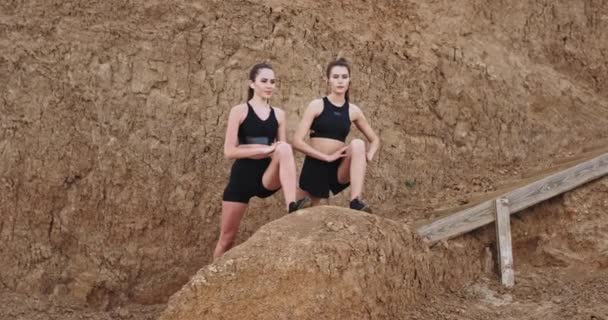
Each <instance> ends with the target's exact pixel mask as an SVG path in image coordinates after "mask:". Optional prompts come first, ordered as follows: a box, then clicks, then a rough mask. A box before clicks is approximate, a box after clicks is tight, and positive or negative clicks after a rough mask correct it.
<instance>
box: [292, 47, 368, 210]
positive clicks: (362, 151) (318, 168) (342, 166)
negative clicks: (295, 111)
mask: <svg viewBox="0 0 608 320" xmlns="http://www.w3.org/2000/svg"><path fill="white" fill-rule="evenodd" d="M326 76H327V84H328V86H329V94H328V95H327V96H326V97H323V98H321V99H316V100H313V101H312V102H311V103H310V104H309V105H308V107H307V109H306V111H305V112H304V116H303V117H302V120H301V121H300V125H299V126H298V129H297V131H296V133H295V135H294V138H293V146H294V148H295V149H297V150H298V151H301V152H302V153H304V154H305V155H306V158H305V159H304V165H303V167H302V172H301V174H300V189H301V190H302V191H303V193H304V194H305V195H307V196H309V197H310V199H311V200H312V204H313V205H317V204H318V203H319V200H320V199H321V198H329V192H330V191H331V192H332V194H334V195H335V194H337V193H339V192H341V191H342V190H344V189H346V188H347V187H348V186H349V185H351V189H350V205H349V206H350V208H351V209H355V210H361V211H366V212H371V209H370V207H369V206H368V205H367V204H365V203H364V202H363V201H362V200H361V194H362V192H363V182H364V179H365V171H366V169H367V162H369V161H372V160H373V159H374V156H375V154H376V151H377V150H378V147H379V146H380V139H379V138H378V136H377V135H376V133H375V132H374V130H372V128H371V126H370V125H369V123H368V122H367V119H366V118H365V116H364V115H363V112H362V111H361V108H359V107H358V106H357V105H355V104H353V103H351V102H350V100H349V91H350V90H349V89H350V80H351V73H350V65H349V64H348V62H347V61H346V60H345V59H344V58H339V59H337V60H335V61H332V62H331V63H329V65H328V66H327V69H326ZM351 123H354V124H355V126H356V127H357V128H358V129H359V131H361V132H362V133H363V135H364V136H365V138H366V139H367V140H368V142H369V145H367V146H366V145H365V142H364V141H363V140H361V139H353V140H351V141H350V142H349V143H346V137H347V136H348V133H349V132H350V126H351ZM309 133H310V141H309V142H308V143H307V142H305V141H304V138H305V136H306V135H307V134H309Z"/></svg>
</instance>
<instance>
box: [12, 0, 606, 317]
mask: <svg viewBox="0 0 608 320" xmlns="http://www.w3.org/2000/svg"><path fill="white" fill-rule="evenodd" d="M605 30H608V3H607V2H606V1H600V0H585V1H583V0H581V1H570V0H558V1H548V0H546V1H545V0H543V1H536V2H526V1H476V0H464V1H445V0H438V1H432V2H431V1H418V0H416V1H413V0H410V1H396V2H395V1H388V0H377V1H373V2H371V1H363V0H348V1H320V0H307V1H303V0H292V1H285V0H266V1H256V2H254V1H236V0H226V1H212V0H202V1H189V0H176V1H169V2H167V1H156V0H152V1H141V0H133V1H117V0H109V1H99V0H83V1H71V0H63V1H57V0H45V1H42V0H8V1H3V2H0V215H1V217H0V256H2V257H3V259H1V260H0V299H1V301H4V302H6V303H3V304H2V305H3V306H2V307H0V318H11V317H15V315H17V317H21V318H23V319H29V318H32V319H36V318H37V317H38V318H44V316H45V315H47V316H48V317H50V318H53V317H55V318H57V319H61V318H67V319H70V317H72V316H73V317H74V318H75V319H78V318H87V317H88V318H92V319H107V318H108V317H110V318H112V317H115V318H116V317H118V318H121V317H122V318H124V319H146V317H157V316H158V315H159V314H160V313H161V311H162V309H164V305H165V304H166V303H167V301H168V299H169V297H170V296H172V295H173V294H174V293H176V292H178V290H179V289H180V288H181V287H182V286H183V285H184V284H186V283H188V281H189V280H190V279H191V277H192V276H193V275H194V274H196V272H197V271H198V270H199V269H201V268H203V267H205V266H206V265H207V264H208V263H209V262H210V260H211V251H212V247H213V245H214V242H215V240H216V238H217V236H218V224H219V214H220V199H221V193H222V189H223V186H224V184H225V182H226V179H227V174H228V169H229V165H230V163H229V162H227V161H226V160H224V159H223V157H222V152H221V146H222V143H223V135H224V130H225V123H226V120H227V111H228V110H229V108H230V107H231V106H232V105H234V104H236V103H238V102H241V101H242V100H243V99H244V97H245V85H246V81H245V79H246V73H247V71H248V68H249V67H250V66H251V65H252V64H253V63H255V62H258V61H261V60H269V61H271V62H272V63H273V64H274V66H275V68H276V72H277V75H278V77H279V79H280V90H279V93H278V95H277V97H276V98H275V99H274V100H273V103H274V104H275V105H277V106H281V107H283V108H284V109H285V110H286V111H287V112H288V115H289V116H288V125H289V128H290V132H293V129H294V127H295V125H296V123H297V119H298V118H299V116H300V114H301V113H302V111H303V109H304V107H305V104H306V103H307V102H308V101H309V100H311V99H312V98H314V97H317V96H319V95H322V94H323V93H324V92H325V85H324V83H323V80H322V77H323V71H322V70H323V66H324V65H325V64H326V63H327V61H329V60H330V59H331V58H333V57H336V56H337V55H338V54H341V55H344V56H346V57H349V58H350V59H351V60H352V61H353V77H354V78H353V81H354V82H353V88H352V89H353V91H352V95H353V100H354V102H355V103H357V104H358V105H360V106H361V107H362V109H363V110H364V112H365V114H366V115H367V117H368V118H369V119H370V122H371V124H372V126H373V127H374V128H375V129H376V130H377V131H378V133H379V134H380V136H381V138H382V141H383V147H382V150H381V152H380V154H379V157H378V159H377V160H376V161H375V162H374V163H373V164H372V166H371V167H370V170H369V172H368V180H367V185H366V188H365V189H366V191H365V197H366V199H367V200H368V202H370V203H371V204H373V206H374V209H375V212H376V214H377V215H378V216H379V217H381V218H382V219H385V220H382V221H383V222H382V223H387V224H390V225H393V223H394V222H392V221H390V220H393V221H397V222H398V223H401V224H405V225H406V226H410V227H411V226H413V224H414V223H415V222H417V221H421V220H423V219H429V218H432V217H434V216H437V215H438V214H440V212H441V210H444V209H448V208H452V207H455V206H460V205H464V204H467V203H471V202H473V201H475V199H476V198H478V197H483V196H484V195H486V194H488V193H491V192H494V191H497V190H502V189H503V188H506V187H508V186H509V185H513V184H517V183H518V181H521V180H522V179H525V178H526V177H528V176H529V175H530V174H531V173H532V172H538V171H542V170H548V169H550V168H552V167H554V166H556V165H559V164H560V163H562V162H563V161H562V160H561V159H565V158H568V157H577V156H580V154H581V153H584V152H585V151H587V148H588V146H597V145H598V144H599V145H605V144H603V143H602V141H607V139H608V130H606V128H607V127H608V117H606V114H608V72H607V71H608V40H607V38H606V36H605ZM298 161H301V155H298ZM605 184H606V182H605V180H601V181H599V182H596V183H595V184H591V185H590V186H587V187H584V188H583V189H580V190H577V191H575V192H572V193H569V194H567V195H565V196H562V197H559V198H557V199H555V200H553V201H551V202H549V203H548V204H543V205H541V206H538V207H535V208H532V209H530V210H526V211H525V212H523V213H521V214H520V215H519V216H521V219H522V220H521V222H517V221H516V222H515V223H514V225H513V230H514V233H515V234H514V241H515V245H516V253H515V259H516V260H515V261H516V265H517V266H516V271H517V274H516V277H517V279H518V281H521V282H518V284H521V285H518V286H516V288H515V289H514V290H513V291H509V292H506V293H505V292H503V291H501V290H500V289H498V288H497V287H496V286H495V280H496V279H495V278H494V276H493V275H494V273H493V272H492V271H491V270H486V271H484V272H479V273H478V274H477V275H476V276H473V275H468V276H463V277H462V278H458V279H453V281H448V282H446V283H445V286H444V285H439V286H437V287H434V286H431V287H429V290H430V291H429V292H428V293H427V299H426V300H424V299H422V300H416V299H414V300H407V301H409V302H408V303H410V302H412V301H416V304H415V305H412V309H411V310H410V311H407V310H403V309H398V310H397V309H392V307H388V306H387V305H386V304H383V303H381V302H378V303H376V304H375V305H374V308H377V309H374V312H378V313H377V314H378V315H381V314H386V315H398V314H399V315H401V316H402V317H406V318H407V316H408V315H409V316H411V317H416V316H420V317H422V318H424V317H423V315H425V314H428V313H429V312H431V314H435V315H436V318H446V319H448V318H453V319H466V318H467V317H469V318H474V319H476V318H479V319H481V318H483V317H490V316H492V317H493V316H494V315H495V314H496V312H503V311H501V310H504V309H505V308H507V309H508V308H511V309H509V310H510V311H504V312H505V313H504V317H505V319H510V318H509V317H511V318H513V319H516V318H518V317H519V318H521V317H526V316H529V317H531V318H530V319H532V318H534V317H532V315H534V314H540V312H544V311H543V310H545V309H542V308H540V307H538V306H539V305H540V306H546V307H547V308H548V309H546V310H550V311H547V312H554V314H555V315H556V317H557V315H560V314H562V313H560V312H558V311H555V310H556V309H554V308H552V307H555V306H560V308H563V310H564V312H563V314H565V315H568V314H569V313H568V312H570V313H571V314H572V315H573V316H572V317H570V318H568V319H573V318H574V319H576V317H579V315H581V316H580V317H581V319H582V318H584V316H585V315H588V316H587V318H585V319H588V318H591V316H594V317H596V318H597V319H602V318H608V316H607V314H606V309H605V307H603V306H602V303H604V305H605V300H602V299H605V298H603V297H604V296H606V294H605V293H606V292H605V291H603V290H605V289H603V288H605V285H602V283H604V282H602V281H603V280H600V279H603V278H605V275H606V266H607V265H608V263H607V262H606V241H605V239H604V238H605V234H606V226H605V222H604V220H606V219H605V216H603V215H602V214H601V212H605V209H606V208H608V204H606V203H605V200H603V199H608V197H606V191H605ZM345 203H346V199H345V198H344V196H341V197H337V198H336V199H332V200H331V204H333V205H338V206H343V205H344V204H345ZM602 210H604V211H602ZM574 212H575V213H574ZM588 212H595V213H593V214H587V213H588ZM249 213H250V214H249V215H247V217H246V218H245V219H244V221H243V225H242V226H241V231H240V235H239V243H241V242H244V241H245V240H247V239H249V238H250V237H251V236H252V234H253V233H254V232H256V231H257V230H258V229H260V227H261V226H263V225H265V224H267V223H269V222H271V221H274V220H276V219H278V218H281V217H282V216H283V215H284V212H283V209H282V205H281V199H280V196H277V197H274V198H273V199H270V200H265V201H260V200H256V201H253V203H252V206H251V209H250V210H249ZM291 220H294V219H291ZM289 221H290V218H288V219H284V220H279V221H278V223H284V222H285V223H286V222H289ZM524 222H525V223H524ZM286 227H287V226H286ZM523 230H525V232H527V233H521V234H519V233H518V232H524V231H523ZM492 232H493V231H492V228H491V227H488V228H486V229H483V230H480V231H477V232H474V233H471V234H469V235H467V236H464V237H462V238H460V239H456V240H453V241H450V242H448V243H447V244H440V245H439V246H438V247H434V248H431V249H430V253H427V252H426V251H424V250H423V249H420V248H418V249H407V250H414V251H412V252H418V251H416V250H422V251H420V254H421V255H422V256H424V257H427V255H428V259H436V260H433V261H434V263H435V264H437V270H444V269H449V268H455V270H465V269H466V267H467V266H468V265H470V264H474V265H476V264H479V263H481V262H480V261H486V262H487V260H488V259H487V258H488V254H487V251H486V249H485V248H491V247H492V246H493V245H492V241H493V239H492V237H493V234H492ZM361 236H362V237H363V236H364V235H361ZM394 236H396V235H391V237H394ZM336 239H338V240H339V238H336ZM414 242H415V241H414ZM379 243H382V242H381V241H380V242H379ZM403 245H404V246H406V248H409V247H408V246H415V244H412V243H409V242H407V243H404V244H403ZM442 246H447V248H443V247H442ZM412 248H414V247H412ZM416 248H417V247H416ZM460 248H467V250H466V251H464V252H466V254H467V255H465V257H467V256H468V255H469V254H470V255H471V256H470V259H469V260H467V261H464V260H465V259H464V258H463V260H458V261H462V263H460V262H459V263H460V264H458V263H456V262H455V261H453V260H452V259H450V254H451V255H457V253H458V252H461V251H459V250H461V249H460ZM403 250H406V249H405V248H404V249H403ZM407 250H406V251H403V252H410V251H407ZM436 250H439V251H440V252H444V250H446V252H448V253H445V255H444V254H443V253H441V254H439V253H435V251H436ZM517 250H519V251H517ZM261 252H265V251H261ZM449 252H452V253H449ZM308 254H310V252H309V253H308ZM357 257H358V256H357ZM432 257H435V258H432ZM359 258H360V257H359ZM425 259H426V258H425ZM484 259H485V260H484ZM429 261H430V260H429ZM490 261H491V259H490ZM486 264H487V263H486ZM393 268H395V269H394V271H393V272H397V271H399V270H413V269H411V268H413V267H412V266H403V267H402V268H405V269H399V268H401V267H399V268H398V267H397V266H393ZM408 268H410V269H408ZM414 269H416V268H414ZM486 269H488V268H486ZM490 269H491V268H490ZM356 270H358V269H356ZM416 270H417V269H416ZM575 271H576V272H575ZM579 271H582V272H579ZM575 273H576V274H581V273H582V274H583V275H584V276H583V277H575V278H571V275H572V274H575ZM386 275H389V276H390V275H391V273H387V274H386ZM484 278H487V279H489V280H483V279H484ZM377 279H382V276H380V275H378V278H377ZM431 280H432V277H429V278H428V279H425V281H431ZM378 281H382V280H378ZM467 281H469V282H467ZM460 284H463V285H468V284H470V287H471V288H473V289H462V288H464V287H460V286H459V285H460ZM378 290H380V289H378ZM387 290H388V289H387ZM391 290H392V289H391ZM542 290H545V291H542ZM417 294H422V296H424V293H423V292H419V293H417ZM484 295H485V296H484ZM506 295H510V296H511V297H512V298H511V299H512V300H511V302H510V304H508V307H505V308H498V307H494V306H493V304H492V303H494V302H487V301H486V300H488V299H490V300H491V299H498V300H500V301H503V300H504V299H507V300H508V298H507V296H506ZM386 296H387V297H389V296H390V299H394V300H390V299H389V298H387V299H389V300H390V301H401V300H399V299H402V298H397V297H396V296H397V293H390V294H389V293H386ZM487 296H490V297H491V298H487ZM554 298H555V299H558V300H556V301H558V302H555V301H554V300H553V299H554ZM361 299H362V298H361ZM408 299H409V298H408ZM484 299H485V300H484ZM501 299H503V300H501ZM389 300H387V301H389ZM356 301H357V300H352V301H351V302H353V303H354V302H356ZM425 301H426V302H428V305H425V303H426V302H425ZM505 301H506V300H505ZM22 302H23V303H22ZM335 303H336V304H338V303H339V302H338V301H336V302H335ZM437 304H443V305H445V307H442V308H439V309H437V307H436V305H437ZM463 305H467V307H466V308H465V313H464V314H463V313H461V312H460V308H463ZM383 308H385V309H386V310H384V309H383ZM424 308H427V309H424ZM534 308H537V309H534ZM602 308H604V309H602ZM62 310H64V311H62ZM117 310H118V311H117ZM120 310H123V311H120ZM124 310H127V311H124ZM335 310H339V309H335ZM396 310H397V311H396ZM559 310H562V309H559ZM119 311H120V313H116V312H119ZM62 312H63V313H62ZM337 312H338V311H337ZM382 312H384V313H382ZM408 312H409V313H408ZM432 312H436V313H432ZM534 312H539V313H534ZM577 312H579V313H577ZM585 312H589V313H588V314H587V313H585ZM592 312H594V314H591V313H592ZM374 314H375V313H374ZM565 315H564V316H563V317H564V319H566V316H565ZM575 315H576V316H575ZM335 316H336V317H339V314H336V315H335ZM378 317H380V316H378ZM458 317H460V318H458ZM427 318H428V317H427Z"/></svg>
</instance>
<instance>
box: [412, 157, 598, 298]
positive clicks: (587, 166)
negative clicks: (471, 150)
mask: <svg viewBox="0 0 608 320" xmlns="http://www.w3.org/2000/svg"><path fill="white" fill-rule="evenodd" d="M606 174H608V153H603V154H601V155H599V156H597V157H594V158H592V159H590V160H586V161H584V162H581V163H578V164H576V165H573V166H572V167H569V168H567V169H564V170H561V171H559V172H557V173H554V174H551V175H549V176H546V177H543V178H541V179H539V180H536V181H534V182H532V183H529V184H527V185H524V186H521V187H519V188H516V189H514V190H511V191H509V192H506V193H504V194H500V195H498V196H496V197H494V198H492V199H490V200H486V201H483V202H481V203H479V204H477V205H475V206H473V207H470V208H467V209H464V210H461V211H457V212H455V213H453V214H450V215H447V216H444V217H440V218H438V219H436V220H434V221H432V222H430V223H427V224H424V225H422V226H420V227H419V228H418V229H417V232H418V234H419V235H420V236H421V237H422V238H423V239H425V240H427V241H429V242H431V243H434V242H437V241H441V240H445V239H449V238H453V237H456V236H458V235H461V234H464V233H467V232H469V231H472V230H475V229H477V228H479V227H482V226H485V225H487V224H489V223H492V222H494V221H497V222H498V223H497V244H498V246H499V248H498V250H497V252H498V253H499V255H500V257H499V259H500V260H499V261H500V266H501V273H502V280H503V284H505V285H506V286H512V285H513V276H512V275H513V270H512V266H513V258H512V254H511V232H510V223H509V216H510V214H512V213H515V212H518V211H521V210H523V209H526V208H528V207H530V206H532V205H535V204H537V203H539V202H541V201H544V200H547V199H549V198H552V197H555V196H557V195H559V194H562V193H564V192H566V191H568V190H572V189H573V188H576V187H578V186H580V185H582V184H584V183H587V182H589V181H591V180H594V179H597V178H600V177H602V176H604V175H606ZM497 217H499V218H498V219H497ZM509 270H510V271H509ZM509 274H510V276H509ZM509 278H510V280H509Z"/></svg>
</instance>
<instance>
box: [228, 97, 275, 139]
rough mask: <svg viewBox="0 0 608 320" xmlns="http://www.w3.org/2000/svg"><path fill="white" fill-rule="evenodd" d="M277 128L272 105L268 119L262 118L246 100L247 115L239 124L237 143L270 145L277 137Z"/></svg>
mask: <svg viewBox="0 0 608 320" xmlns="http://www.w3.org/2000/svg"><path fill="white" fill-rule="evenodd" d="M278 128H279V122H278V121H277V117H276V116H275V114H274V109H273V108H272V107H270V115H269V116H268V119H266V120H262V119H260V117H258V115H257V114H256V113H255V111H253V107H251V105H250V104H249V102H247V117H245V120H243V122H242V123H241V124H240V125H239V133H238V136H239V144H265V145H271V144H272V143H273V142H274V141H275V140H276V138H277V130H278Z"/></svg>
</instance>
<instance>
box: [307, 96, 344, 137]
mask: <svg viewBox="0 0 608 320" xmlns="http://www.w3.org/2000/svg"><path fill="white" fill-rule="evenodd" d="M348 106H349V104H348V101H347V102H345V103H344V105H343V106H342V107H336V106H334V105H333V104H332V103H331V102H330V101H329V99H328V98H327V97H324V98H323V111H322V112H321V114H320V115H318V116H317V117H316V118H315V119H314V120H313V121H312V124H311V125H310V137H311V138H329V139H334V140H339V141H342V142H344V141H346V136H348V133H349V132H350V115H349V111H348Z"/></svg>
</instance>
